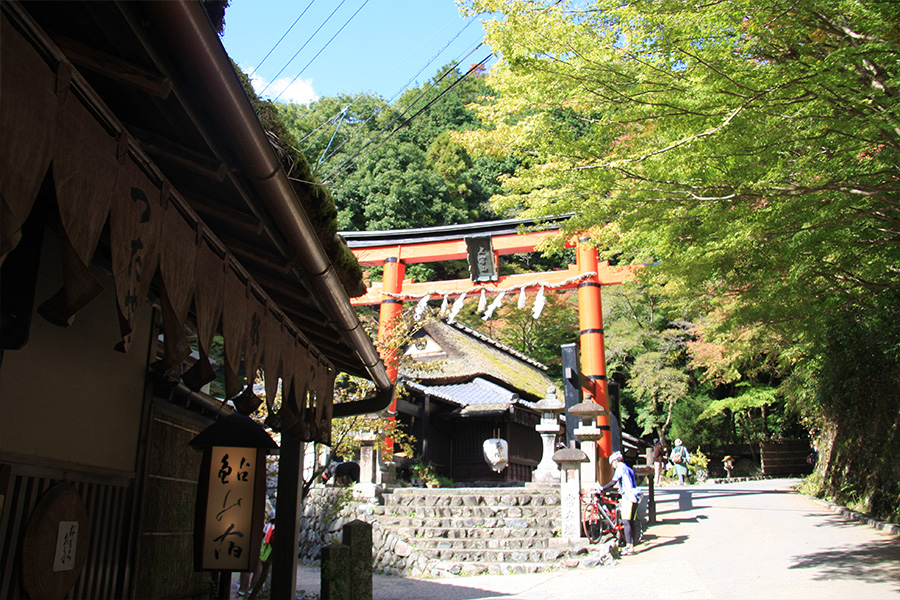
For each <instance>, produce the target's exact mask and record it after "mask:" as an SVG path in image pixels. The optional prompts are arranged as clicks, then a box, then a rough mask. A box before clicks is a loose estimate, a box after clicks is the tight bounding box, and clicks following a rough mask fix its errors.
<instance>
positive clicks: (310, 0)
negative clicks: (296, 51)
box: [250, 0, 316, 77]
mask: <svg viewBox="0 0 900 600" xmlns="http://www.w3.org/2000/svg"><path fill="white" fill-rule="evenodd" d="M315 1H316V0H309V4H307V5H306V8H304V9H303V12H302V13H300V16H299V17H297V18H296V19H294V22H293V23H291V26H290V27H288V28H287V31H285V32H284V35H282V36H281V38H279V40H278V41H277V42H275V45H274V46H272V49H271V50H269V52H268V53H267V54H266V55H265V56H263V59H262V60H261V61H259V64H258V65H256V68H255V69H253V70H252V71H251V72H250V77H253V74H254V73H256V72H257V71H258V70H259V68H260V67H261V66H263V63H264V62H266V59H267V58H269V57H270V56H271V55H272V53H273V52H275V48H277V47H278V45H279V44H280V43H281V42H282V41H284V38H286V37H287V34H289V33H290V32H291V29H293V28H294V25H296V24H297V23H299V22H300V19H302V18H303V15H305V14H306V11H308V10H309V7H310V6H312V5H313V2H315Z"/></svg>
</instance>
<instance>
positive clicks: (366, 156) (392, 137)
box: [278, 67, 518, 231]
mask: <svg viewBox="0 0 900 600" xmlns="http://www.w3.org/2000/svg"><path fill="white" fill-rule="evenodd" d="M486 93H488V89H487V87H486V86H485V83H484V80H483V78H480V77H478V76H475V75H473V76H469V77H466V78H462V74H461V73H460V72H459V71H458V70H456V69H450V68H448V67H444V68H442V69H441V70H439V71H438V74H437V75H435V77H434V78H432V80H431V81H429V82H427V83H426V84H424V85H422V86H420V87H418V88H412V89H409V90H407V91H406V92H405V93H404V94H403V95H402V96H401V97H400V98H399V99H398V100H397V101H396V102H394V103H393V104H391V103H389V102H387V101H385V100H384V99H382V98H379V97H377V96H372V95H368V94H361V95H342V96H339V97H334V98H322V99H320V100H318V101H316V102H312V103H310V104H309V105H306V106H301V105H293V104H281V105H278V108H279V111H280V113H281V116H282V119H283V120H284V122H285V123H286V125H287V128H288V129H289V130H290V131H291V133H292V134H293V135H294V136H295V137H296V139H297V140H298V141H297V143H296V144H294V145H292V147H296V148H297V149H298V150H299V151H300V152H302V153H303V154H304V155H305V156H306V158H307V160H308V162H309V164H310V165H312V168H311V169H310V173H309V174H308V175H303V176H302V177H301V178H303V179H309V178H310V177H311V176H312V175H315V176H316V177H319V178H321V179H322V180H323V181H325V182H327V183H328V184H329V185H332V186H334V187H333V188H332V190H331V192H332V194H333V196H334V203H335V205H336V208H337V223H338V225H337V226H338V228H339V229H341V230H344V231H365V230H376V229H403V228H416V227H427V226H434V225H445V224H453V223H467V222H471V221H478V220H486V219H489V218H492V217H493V215H494V213H493V211H492V209H491V207H490V204H489V202H488V199H489V198H490V196H491V195H492V194H493V193H494V192H496V191H497V190H498V189H499V187H498V183H497V178H498V177H500V176H502V175H504V174H509V173H512V172H513V170H514V169H515V167H516V165H517V164H518V162H517V161H516V160H509V159H502V160H496V159H492V158H481V159H479V160H473V159H472V158H471V157H470V156H469V154H468V152H467V150H466V149H465V148H464V147H463V146H461V145H460V144H459V143H457V142H455V141H453V140H452V139H451V137H450V131H456V130H460V129H463V128H471V127H475V128H477V127H479V126H480V124H479V122H478V119H477V118H476V116H475V113H474V112H473V111H472V110H470V109H469V108H467V105H468V104H469V103H471V102H473V101H474V100H476V99H477V98H479V97H481V96H482V95H484V94H486ZM426 107H427V108H426Z"/></svg>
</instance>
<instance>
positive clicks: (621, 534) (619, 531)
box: [616, 508, 626, 546]
mask: <svg viewBox="0 0 900 600" xmlns="http://www.w3.org/2000/svg"><path fill="white" fill-rule="evenodd" d="M616 540H618V542H619V545H620V546H625V545H626V542H625V523H624V522H623V521H622V511H621V510H619V509H618V508H617V509H616Z"/></svg>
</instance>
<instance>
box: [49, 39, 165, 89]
mask: <svg viewBox="0 0 900 600" xmlns="http://www.w3.org/2000/svg"><path fill="white" fill-rule="evenodd" d="M51 37H52V39H53V42H54V43H55V44H56V45H57V46H59V48H60V50H62V51H63V52H64V53H65V54H66V56H67V57H68V58H69V60H71V61H72V62H73V63H74V64H76V65H78V66H79V67H84V68H85V69H89V70H91V71H94V72H95V73H100V74H101V75H105V76H106V77H109V78H110V79H113V80H115V81H118V82H120V83H125V84H128V85H131V86H134V87H137V88H139V89H141V90H144V91H145V92H147V93H149V94H152V95H153V96H156V97H157V98H162V99H163V100H165V99H166V98H168V97H169V93H170V92H171V91H172V80H171V79H169V78H168V77H165V76H163V75H161V74H159V73H153V72H152V71H148V70H147V69H144V68H142V67H139V66H137V65H135V64H132V63H129V62H127V61H124V60H122V59H121V58H119V57H118V56H114V55H112V54H107V53H106V52H103V51H102V50H97V49H96V48H91V47H90V46H86V45H84V44H82V43H81V42H76V41H75V40H73V39H69V38H67V37H65V36H62V35H56V34H54V35H51Z"/></svg>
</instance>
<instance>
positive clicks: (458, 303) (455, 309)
mask: <svg viewBox="0 0 900 600" xmlns="http://www.w3.org/2000/svg"><path fill="white" fill-rule="evenodd" d="M465 301H466V293H465V292H463V293H462V294H460V295H459V298H457V299H456V300H455V301H454V302H453V306H452V307H451V308H450V314H449V315H448V316H447V322H448V323H452V322H453V321H455V320H456V315H458V314H459V311H461V310H462V307H463V304H464V303H465Z"/></svg>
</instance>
